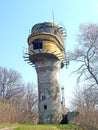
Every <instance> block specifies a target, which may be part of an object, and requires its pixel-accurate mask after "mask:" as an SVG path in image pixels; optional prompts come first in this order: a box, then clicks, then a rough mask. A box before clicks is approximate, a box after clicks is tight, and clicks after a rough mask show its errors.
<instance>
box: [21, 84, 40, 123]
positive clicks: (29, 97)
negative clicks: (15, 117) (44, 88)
mask: <svg viewBox="0 0 98 130" xmlns="http://www.w3.org/2000/svg"><path fill="white" fill-rule="evenodd" d="M22 104H23V111H24V114H25V117H26V120H27V122H33V123H37V122H38V94H37V91H36V88H35V85H34V84H33V83H28V84H27V85H26V88H25V95H24V97H23V100H22Z"/></svg>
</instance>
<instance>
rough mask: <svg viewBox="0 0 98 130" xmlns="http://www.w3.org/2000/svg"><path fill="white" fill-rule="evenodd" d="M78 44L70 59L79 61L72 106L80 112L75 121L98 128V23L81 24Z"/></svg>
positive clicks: (94, 128) (84, 126) (87, 127)
mask: <svg viewBox="0 0 98 130" xmlns="http://www.w3.org/2000/svg"><path fill="white" fill-rule="evenodd" d="M77 39H78V45H77V47H76V48H75V49H74V51H73V52H71V53H70V59H71V60H72V61H73V62H76V63H78V65H79V66H78V67H77V70H75V71H74V72H75V74H77V83H78V84H77V86H78V87H77V89H76V91H75V95H74V99H73V101H72V107H74V110H76V111H78V112H79V117H77V118H76V119H75V123H78V124H80V125H81V126H82V127H83V128H86V129H87V130H97V128H98V25H96V24H88V25H81V26H80V30H79V35H78V37H77Z"/></svg>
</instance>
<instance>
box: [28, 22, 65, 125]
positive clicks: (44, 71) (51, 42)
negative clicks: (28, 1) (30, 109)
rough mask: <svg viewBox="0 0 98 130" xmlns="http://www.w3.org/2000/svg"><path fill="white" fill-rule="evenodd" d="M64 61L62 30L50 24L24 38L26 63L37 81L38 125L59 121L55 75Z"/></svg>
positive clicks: (58, 94) (42, 25)
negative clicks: (31, 65)
mask: <svg viewBox="0 0 98 130" xmlns="http://www.w3.org/2000/svg"><path fill="white" fill-rule="evenodd" d="M64 57H65V49H64V36H63V28H62V27H58V26H57V25H55V24H53V23H50V22H44V23H39V24H36V25H34V26H33V27H32V30H31V34H30V35H29V37H28V60H29V62H31V63H32V64H34V66H35V69H36V72H37V77H38V95H39V123H44V124H47V123H59V122H60V121H61V120H62V109H61V97H60V79H59V72H60V69H61V68H63V67H64V59H65V58H64Z"/></svg>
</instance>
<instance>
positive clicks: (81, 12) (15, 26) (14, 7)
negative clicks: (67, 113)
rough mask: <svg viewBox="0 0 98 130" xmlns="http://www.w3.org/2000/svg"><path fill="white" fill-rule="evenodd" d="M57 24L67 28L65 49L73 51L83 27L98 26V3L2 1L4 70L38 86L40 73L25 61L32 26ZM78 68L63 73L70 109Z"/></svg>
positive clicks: (79, 0) (82, 0)
mask: <svg viewBox="0 0 98 130" xmlns="http://www.w3.org/2000/svg"><path fill="white" fill-rule="evenodd" d="M53 12H54V20H53ZM53 21H54V22H55V24H57V25H60V26H63V27H65V28H66V31H67V38H66V41H65V47H66V51H69V50H70V51H71V50H72V49H74V47H75V45H76V44H77V42H76V35H77V34H78V31H79V26H80V24H86V23H96V24H97V23H98V0H0V66H1V67H6V68H8V69H9V68H11V69H14V70H16V71H18V72H20V74H21V75H22V77H23V80H24V82H25V83H27V82H33V83H34V84H36V85H37V75H36V71H35V69H34V68H33V67H31V66H30V65H29V64H27V63H26V62H25V61H24V59H23V52H24V51H26V49H27V48H28V44H27V38H28V35H29V34H30V31H31V28H32V26H33V25H35V24H37V23H42V22H53ZM76 68H77V65H76V63H70V65H69V66H68V69H66V67H64V68H63V69H62V70H61V73H60V79H61V86H64V90H65V91H64V92H65V105H66V107H69V105H70V101H71V99H72V98H73V91H74V89H75V86H76V75H71V73H72V71H73V70H75V69H76Z"/></svg>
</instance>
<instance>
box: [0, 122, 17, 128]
mask: <svg viewBox="0 0 98 130" xmlns="http://www.w3.org/2000/svg"><path fill="white" fill-rule="evenodd" d="M13 126H17V124H9V123H3V124H0V128H5V127H13Z"/></svg>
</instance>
